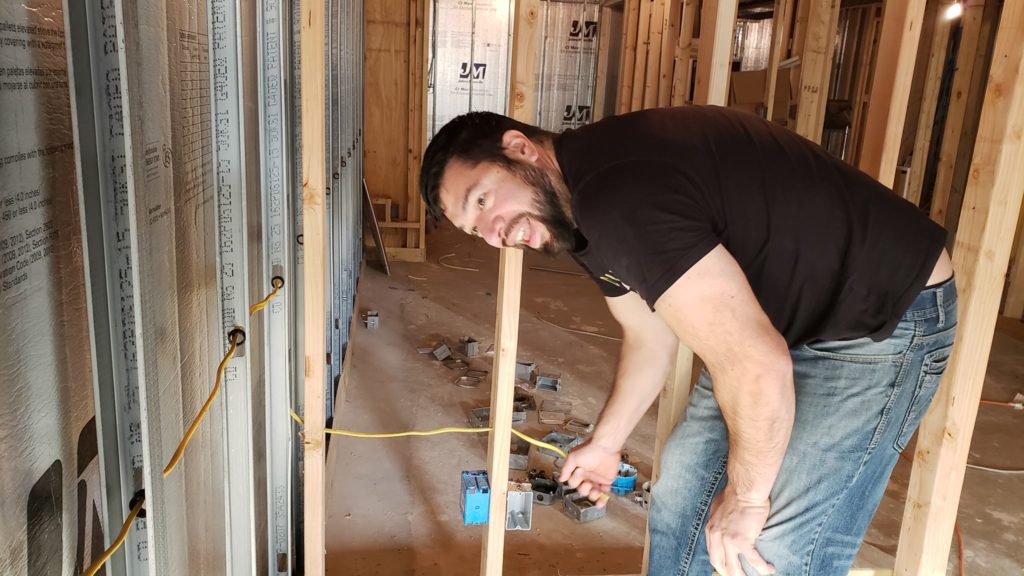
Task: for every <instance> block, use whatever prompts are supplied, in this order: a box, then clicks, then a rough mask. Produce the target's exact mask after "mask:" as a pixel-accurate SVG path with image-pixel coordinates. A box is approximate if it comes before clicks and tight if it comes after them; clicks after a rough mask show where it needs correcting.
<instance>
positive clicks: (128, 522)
mask: <svg viewBox="0 0 1024 576" xmlns="http://www.w3.org/2000/svg"><path fill="white" fill-rule="evenodd" d="M145 503H146V499H145V498H140V499H139V501H138V502H136V503H135V506H132V510H131V512H129V513H128V518H126V519H125V521H124V526H121V533H120V534H118V535H117V538H115V539H114V543H113V544H111V545H110V548H107V550H106V552H104V553H103V555H102V556H100V557H99V558H97V559H96V561H95V562H93V563H92V565H91V566H89V567H88V568H86V569H85V572H82V576H94V575H95V574H96V573H97V572H99V571H100V568H102V567H103V565H104V564H106V562H107V560H110V557H111V556H113V555H114V552H117V549H118V548H120V547H121V545H122V544H124V540H125V538H127V537H128V530H129V529H131V527H132V523H133V522H135V518H136V517H137V516H138V515H139V512H140V511H141V510H142V505H143V504H145Z"/></svg>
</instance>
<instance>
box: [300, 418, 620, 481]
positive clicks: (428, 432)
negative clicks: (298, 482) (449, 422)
mask: <svg viewBox="0 0 1024 576" xmlns="http://www.w3.org/2000/svg"><path fill="white" fill-rule="evenodd" d="M288 412H289V413H290V414H291V417H292V420H295V421H296V422H297V423H298V424H299V426H304V425H305V424H304V423H303V421H302V417H301V416H299V414H298V413H297V412H296V411H295V410H291V409H290V410H288ZM491 430H493V428H457V427H452V426H449V427H446V428H437V429H434V430H411V431H409V432H355V431H353V430H341V429H339V428H324V433H325V434H337V435H339V436H350V437H353V438H399V437H402V436H434V435H437V434H447V433H451V432H463V433H469V434H474V433H483V432H490V431H491ZM512 433H513V434H515V435H516V436H518V437H520V438H522V439H523V440H526V441H527V442H529V443H530V444H533V445H534V446H539V447H540V448H547V449H548V450H551V451H553V452H555V453H557V454H558V455H559V456H561V457H562V458H568V457H569V455H568V454H566V453H565V450H562V449H561V448H559V447H558V446H555V445H553V444H548V443H547V442H544V441H541V440H537V439H536V438H534V437H532V436H528V435H526V434H523V433H522V432H520V431H519V430H516V429H515V428H513V429H512ZM597 497H598V498H600V499H601V500H608V499H609V498H608V495H607V494H605V493H604V492H601V493H599V494H598V495H597Z"/></svg>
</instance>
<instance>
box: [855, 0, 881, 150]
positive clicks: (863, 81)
mask: <svg viewBox="0 0 1024 576" xmlns="http://www.w3.org/2000/svg"><path fill="white" fill-rule="evenodd" d="M860 10H861V18H862V20H863V22H862V23H861V26H860V29H861V30H860V41H859V49H858V51H857V52H858V54H857V62H856V63H855V64H854V66H855V67H856V68H857V80H856V82H854V89H853V97H852V100H853V120H852V121H851V122H850V127H851V128H850V141H849V143H848V144H847V150H849V151H851V153H850V155H849V156H848V157H847V160H848V161H850V162H851V163H856V161H857V157H858V156H859V155H860V148H861V141H862V139H861V132H862V130H861V129H860V128H861V126H863V124H864V108H865V107H866V106H867V86H868V79H870V78H871V63H872V62H874V61H875V59H876V52H877V50H876V49H877V47H878V46H877V43H876V42H875V39H876V38H877V37H878V30H879V28H881V27H882V18H881V16H880V15H879V14H878V12H879V10H878V9H877V8H876V7H875V6H864V7H863V8H860Z"/></svg>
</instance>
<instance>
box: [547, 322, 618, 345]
mask: <svg viewBox="0 0 1024 576" xmlns="http://www.w3.org/2000/svg"><path fill="white" fill-rule="evenodd" d="M535 316H536V315H535ZM536 318H537V320H540V321H541V322H543V323H545V324H547V325H548V326H554V327H555V328H558V329H559V330H565V331H566V332H572V333H573V334H582V335H583V336H594V337H595V338H604V339H605V340H612V341H615V342H622V338H616V337H615V336H606V335H605V334H600V333H598V332H586V331H583V330H576V329H574V328H566V327H565V326H559V325H558V324H555V323H554V322H549V321H548V320H545V319H543V318H541V317H540V316H536Z"/></svg>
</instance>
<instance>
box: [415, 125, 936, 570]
mask: <svg viewBox="0 0 1024 576" xmlns="http://www.w3.org/2000/svg"><path fill="white" fill-rule="evenodd" d="M420 185H421V192H422V194H423V198H424V201H425V202H426V205H427V206H428V207H429V209H430V211H431V213H432V214H434V215H441V214H443V215H444V216H445V217H447V218H448V219H449V220H450V221H451V222H452V223H453V224H454V225H455V226H456V227H458V228H459V229H460V230H462V231H464V232H466V233H467V234H473V235H476V236H479V237H481V238H483V239H484V240H486V241H487V243H488V244H490V245H492V246H496V247H502V246H506V247H526V248H531V249H534V250H538V251H541V252H545V253H547V254H551V255H558V254H563V253H570V254H571V255H572V257H573V258H575V259H576V261H577V262H579V263H580V264H581V265H582V266H583V267H584V268H585V269H586V270H587V271H588V272H589V273H590V275H591V276H592V277H593V278H594V280H595V281H596V282H597V284H598V285H599V286H600V288H601V290H602V292H603V293H604V295H605V296H606V298H607V303H608V307H609V308H610V309H611V312H612V315H613V316H614V317H615V319H616V320H617V321H618V322H619V323H620V324H621V325H622V332H623V342H622V349H621V352H620V356H619V361H618V369H617V372H616V375H615V380H614V384H613V388H612V392H611V394H610V396H609V398H608V400H607V403H606V404H605V407H604V409H603V411H602V413H601V416H600V418H599V419H598V421H597V424H596V427H595V429H594V432H593V435H592V437H591V439H590V441H589V442H587V443H586V444H584V445H582V446H580V447H578V448H576V449H575V450H573V451H572V452H571V453H570V454H569V457H568V458H567V459H566V461H565V464H564V466H563V468H562V472H561V478H560V479H561V480H562V481H567V482H568V484H569V486H570V487H573V488H576V489H578V490H579V491H580V493H581V494H584V495H587V496H589V497H590V498H591V500H595V501H596V500H598V496H599V494H601V493H607V492H608V491H609V489H610V484H611V483H612V481H613V480H614V478H615V476H616V474H617V472H618V467H619V461H620V452H621V449H622V447H623V444H624V443H625V441H626V438H627V437H628V436H629V434H630V433H631V431H632V430H633V428H634V427H635V426H636V424H637V423H638V422H639V420H640V418H641V417H642V416H643V414H644V413H645V412H646V410H647V409H648V407H649V406H650V405H651V404H652V403H653V402H654V399H655V398H657V397H658V394H659V392H660V390H661V388H662V386H663V385H664V382H665V380H666V378H667V375H668V373H669V369H670V365H671V363H672V361H673V358H674V356H675V351H676V347H677V345H678V344H679V343H682V344H684V345H686V346H688V347H690V348H691V349H692V350H693V351H694V352H695V353H696V354H697V355H699V356H700V358H701V359H702V360H703V361H704V364H705V366H706V369H705V370H704V371H702V373H701V376H700V379H699V381H698V383H697V385H696V387H695V389H694V390H693V393H692V394H691V395H690V400H689V405H688V406H687V409H686V417H685V419H684V421H683V422H682V423H681V424H680V425H679V426H677V428H676V429H675V430H674V431H673V433H672V435H671V437H670V438H669V440H668V442H667V444H666V446H665V448H664V450H663V454H662V462H661V478H660V479H659V480H658V482H657V483H656V484H655V486H654V488H653V490H652V503H651V511H650V522H649V528H650V534H651V548H650V574H651V575H652V576H668V575H671V576H679V575H683V574H710V573H711V571H712V569H713V568H714V569H717V571H718V572H719V573H721V574H724V575H727V576H741V575H743V574H748V575H749V574H755V573H756V574H770V573H773V572H778V573H779V574H785V575H787V576H788V575H798V574H799V575H808V576H826V575H831V574H835V575H845V574H847V572H848V571H849V568H850V565H851V564H852V562H853V558H854V556H855V555H856V553H857V551H858V549H859V548H860V543H861V540H862V538H863V536H864V532H865V531H866V530H867V527H868V524H869V522H870V520H871V517H872V516H873V515H874V512H875V510H876V508H877V507H878V504H879V501H880V500H881V497H882V495H883V492H884V490H885V486H886V483H887V480H888V478H889V475H890V473H891V472H892V469H893V466H894V465H895V463H896V461H897V459H898V457H899V454H900V452H901V451H902V450H903V449H904V448H905V447H906V445H907V442H908V441H909V440H910V437H911V435H912V434H913V432H914V430H915V429H916V427H917V425H918V423H919V421H920V419H921V417H922V415H923V414H924V412H925V410H926V409H927V407H928V404H929V403H930V402H931V399H932V396H933V395H934V393H935V390H936V388H937V386H938V383H939V380H940V378H941V375H942V373H943V371H944V370H945V367H946V362H947V360H948V358H949V353H950V349H951V348H952V344H953V337H954V333H955V330H956V288H955V285H954V283H953V280H952V275H953V270H952V265H951V263H950V260H949V255H948V254H947V253H946V251H945V249H944V245H945V239H946V233H945V231H944V230H943V229H942V228H941V227H939V226H938V225H936V224H934V223H932V222H931V221H930V220H929V219H928V218H927V217H926V216H925V215H923V214H922V213H921V212H920V211H919V210H918V209H917V208H916V207H915V206H913V205H911V204H910V203H908V202H906V201H904V200H902V199H901V198H899V197H897V196H896V195H895V194H893V193H892V191H890V190H889V189H888V188H886V187H885V186H883V185H881V184H879V183H878V182H876V181H875V180H873V179H872V178H870V177H869V176H867V175H865V174H863V173H861V172H859V171H857V170H856V169H854V168H852V167H851V166H849V165H847V164H845V163H844V162H842V161H840V160H838V159H836V158H833V157H832V156H830V155H829V153H828V152H827V151H825V150H823V149H822V148H820V147H819V146H817V145H816V144H814V143H812V142H810V141H808V140H806V139H804V138H803V137H801V136H799V135H797V134H795V133H793V132H791V131H789V130H786V129H785V128H783V127H780V126H778V125H775V124H772V123H769V122H766V121H764V120H762V119H760V118H758V117H756V116H754V115H750V114H747V113H742V112H736V111H731V110H727V109H723V108H717V107H698V106H688V107H683V108H670V109H658V110H647V111H642V112H635V113H631V114H625V115H621V116H613V117H610V118H606V119H604V120H601V121H600V122H597V123H595V124H592V125H589V126H585V127H582V128H579V129H576V130H569V131H566V132H563V133H562V134H554V133H550V132H546V131H543V130H541V129H539V128H536V127H534V126H530V125H527V124H523V123H521V122H517V121H515V120H512V119H510V118H507V117H505V116H501V115H498V114H492V113H487V112H474V113H470V114H466V115H464V116H460V117H458V118H455V119H454V120H452V121H451V122H449V123H448V124H447V125H446V126H445V127H444V128H442V129H441V131H440V132H438V134H437V135H436V136H435V137H434V138H433V140H432V141H431V143H430V145H429V147H428V148H427V151H426V153H425V154H424V158H423V170H422V173H421V177H420Z"/></svg>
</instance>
